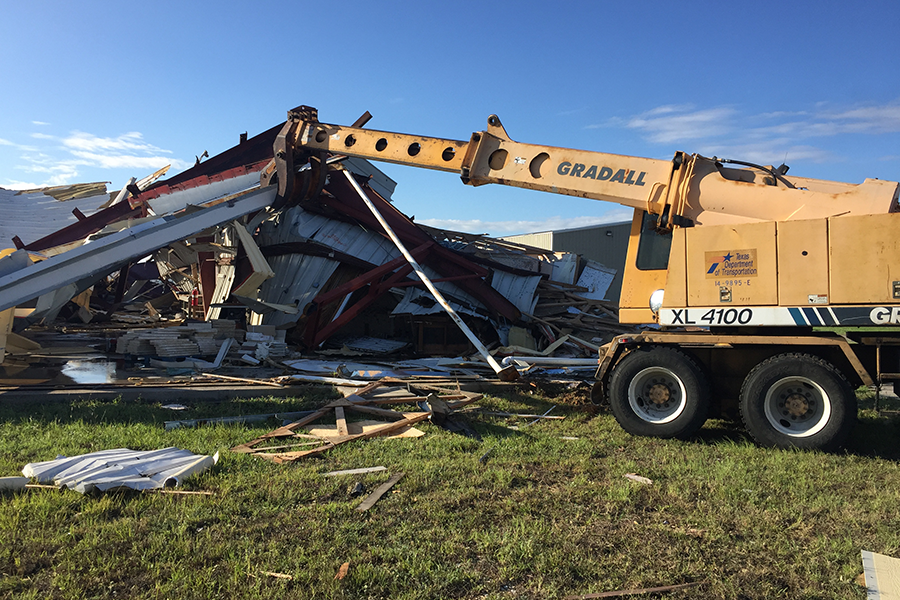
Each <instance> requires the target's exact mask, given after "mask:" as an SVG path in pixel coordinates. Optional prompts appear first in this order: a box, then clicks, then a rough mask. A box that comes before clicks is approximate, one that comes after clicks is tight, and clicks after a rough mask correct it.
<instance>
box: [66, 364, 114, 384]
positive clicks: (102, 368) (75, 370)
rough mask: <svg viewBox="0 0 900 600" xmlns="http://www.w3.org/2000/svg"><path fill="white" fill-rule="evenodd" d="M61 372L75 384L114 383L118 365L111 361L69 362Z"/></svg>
mask: <svg viewBox="0 0 900 600" xmlns="http://www.w3.org/2000/svg"><path fill="white" fill-rule="evenodd" d="M60 372H61V373H62V374H63V375H65V376H66V377H69V378H70V379H71V380H72V381H74V382H75V383H113V382H115V381H116V379H117V378H116V363H115V362H114V361H110V360H103V359H101V360H69V361H67V362H66V363H65V364H63V365H62V368H61V369H60Z"/></svg>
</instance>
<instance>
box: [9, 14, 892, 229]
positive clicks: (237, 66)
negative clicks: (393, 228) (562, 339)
mask: <svg viewBox="0 0 900 600" xmlns="http://www.w3.org/2000/svg"><path fill="white" fill-rule="evenodd" d="M5 4H6V6H5V7H4V9H3V19H2V21H0V82H2V92H0V93H2V96H0V108H2V110H0V187H6V188H23V187H37V186H44V185H60V184H66V183H77V182H88V181H109V182H111V183H110V187H111V188H120V187H121V186H122V185H123V184H124V183H125V182H126V181H127V179H128V178H129V177H132V176H134V177H138V178H140V177H142V176H145V175H147V174H149V173H151V172H152V171H154V170H155V169H156V168H158V167H160V166H162V165H164V164H172V166H173V169H172V171H170V175H171V174H174V173H176V172H178V171H179V170H181V169H184V168H186V167H188V166H190V165H191V164H193V162H194V157H195V156H196V155H199V154H201V153H202V152H203V151H204V150H206V151H208V152H209V153H210V155H213V154H216V153H218V152H221V151H223V150H225V149H227V148H229V147H231V146H233V145H234V144H236V143H237V141H238V136H239V134H240V133H242V132H244V131H247V132H248V133H249V134H250V135H251V136H252V135H255V134H256V133H259V132H261V131H263V130H265V129H267V128H269V127H271V126H273V125H275V124H276V123H278V122H280V121H283V120H284V118H285V115H286V113H287V111H288V109H290V108H292V107H294V106H297V105H300V104H307V105H311V106H315V107H317V108H318V109H319V117H320V119H321V120H322V121H324V122H334V123H340V124H349V123H351V122H353V121H354V120H355V119H356V118H357V117H358V116H359V115H360V114H362V113H363V112H365V111H366V110H368V111H370V112H371V113H372V114H373V115H374V119H373V120H372V121H370V122H369V124H368V126H369V127H372V128H376V129H384V130H390V131H402V132H407V133H417V134H422V135H430V136H440V137H448V138H456V139H468V138H469V136H470V134H471V133H472V132H473V131H478V130H482V129H485V127H486V120H487V116H488V115H489V114H491V113H496V114H498V115H499V116H500V118H501V119H502V121H503V123H504V125H505V127H506V130H507V131H508V132H509V134H510V136H511V137H512V138H513V139H515V140H517V141H522V142H529V143H537V144H547V145H553V146H563V147H573V148H581V149H587V150H595V151H599V152H610V153H615V154H628V155H634V156H647V157H653V158H670V157H671V156H672V154H673V152H674V151H676V150H684V151H687V152H691V153H694V152H698V153H701V154H704V155H707V156H711V155H715V156H719V157H723V158H733V159H739V160H746V161H750V162H757V163H763V164H775V165H778V164H781V163H782V162H786V163H787V164H788V165H790V167H791V173H792V174H796V175H800V176H806V177H817V178H822V179H834V180H839V181H848V182H854V183H858V182H861V181H862V180H863V179H864V178H866V177H876V178H880V179H890V180H897V179H898V178H900V147H898V145H900V144H898V142H900V41H898V39H900V36H898V28H900V3H898V2H896V1H885V2H866V1H864V0H863V1H858V2H853V3H851V2H833V1H829V0H821V1H817V2H811V1H810V2H768V1H765V0H763V1H757V2H753V3H745V4H739V3H738V4H735V3H712V2H702V3H701V2H696V3H673V2H637V1H635V2H630V3H623V2H615V3H613V2H600V1H598V2H570V3H551V2H535V1H531V0H520V1H518V2H493V3H485V2H468V1H465V0H462V1H457V2H452V3H431V2H405V1H397V2H374V1H370V2H357V1H344V2H334V3H330V4H329V3H327V2H275V1H269V2H267V1H256V2H252V3H251V2H247V3H238V2H233V1H227V0H223V1H219V2H215V3H213V2H210V3H202V2H183V1H182V2H141V3H138V2H92V1H89V0H86V1H85V2H80V3H73V2H59V1H55V0H49V1H44V2H35V3H26V2H8V3H5ZM382 168H383V170H384V171H385V172H386V173H388V175H390V176H391V177H392V178H393V179H395V180H396V181H397V182H398V187H397V191H396V193H395V195H394V200H395V202H396V204H397V206H398V208H400V210H402V211H403V212H405V213H407V214H409V215H415V217H416V220H417V221H419V222H424V223H427V224H432V225H437V226H442V227H447V228H452V229H458V230H463V231H470V232H475V233H491V234H494V235H503V234H509V233H520V232H525V231H541V230H547V229H557V228H566V227H578V226H582V225H587V224H589V223H594V222H602V221H607V222H609V221H621V220H626V219H628V218H629V217H630V210H628V209H624V208H623V207H619V206H617V205H614V204H607V203H601V202H594V201H589V200H583V199H575V198H565V197H560V196H553V195H549V194H543V193H539V192H531V191H525V190H520V189H511V188H502V187H499V186H485V187H481V188H470V187H468V186H463V185H462V184H461V183H460V182H459V179H458V178H457V177H455V176H454V175H452V174H447V173H437V172H430V171H422V170H416V169H411V168H407V167H400V166H395V165H384V166H382ZM0 217H2V216H0Z"/></svg>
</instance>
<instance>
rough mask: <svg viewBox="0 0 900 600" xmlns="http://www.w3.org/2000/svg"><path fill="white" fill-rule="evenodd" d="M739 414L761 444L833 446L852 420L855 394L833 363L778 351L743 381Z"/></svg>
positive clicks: (844, 435)
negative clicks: (776, 354) (777, 353)
mask: <svg viewBox="0 0 900 600" xmlns="http://www.w3.org/2000/svg"><path fill="white" fill-rule="evenodd" d="M741 418H742V419H743V421H744V426H745V427H746V428H747V431H748V432H749V433H750V435H751V436H753V439H754V440H756V442H757V443H758V444H759V445H761V446H766V447H770V448H791V447H795V448H805V449H819V450H836V449H838V448H840V447H841V445H842V444H843V443H844V442H845V441H846V439H847V436H848V435H850V431H851V429H852V428H853V424H854V423H855V422H856V396H855V395H854V393H853V390H852V389H851V387H850V384H849V383H848V382H847V379H846V378H845V377H844V376H843V374H842V373H841V372H840V371H838V370H837V369H836V368H835V367H834V366H833V365H832V364H831V363H829V362H827V361H825V360H822V359H821V358H818V357H816V356H812V355H809V354H780V355H778V356H773V357H772V358H770V359H768V360H764V361H763V362H761V363H759V364H758V365H756V367H754V368H753V370H752V371H750V374H749V375H747V378H746V379H744V384H743V385H742V386H741Z"/></svg>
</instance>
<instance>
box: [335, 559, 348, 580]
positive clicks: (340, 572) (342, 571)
mask: <svg viewBox="0 0 900 600" xmlns="http://www.w3.org/2000/svg"><path fill="white" fill-rule="evenodd" d="M349 572H350V563H349V562H345V563H344V564H342V565H341V567H340V568H339V569H338V572H337V573H336V574H335V576H334V578H335V579H343V578H344V577H346V576H347V573H349Z"/></svg>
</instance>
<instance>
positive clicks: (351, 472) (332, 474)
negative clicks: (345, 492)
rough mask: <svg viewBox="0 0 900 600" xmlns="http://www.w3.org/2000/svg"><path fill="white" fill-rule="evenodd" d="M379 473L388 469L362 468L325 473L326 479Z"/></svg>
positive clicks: (381, 467) (379, 467) (382, 467)
mask: <svg viewBox="0 0 900 600" xmlns="http://www.w3.org/2000/svg"><path fill="white" fill-rule="evenodd" d="M378 471H387V467H385V466H378V467H362V468H360V469H345V470H343V471H331V472H329V473H323V475H324V476H325V477H338V476H341V475H362V474H364V473H377V472H378Z"/></svg>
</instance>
